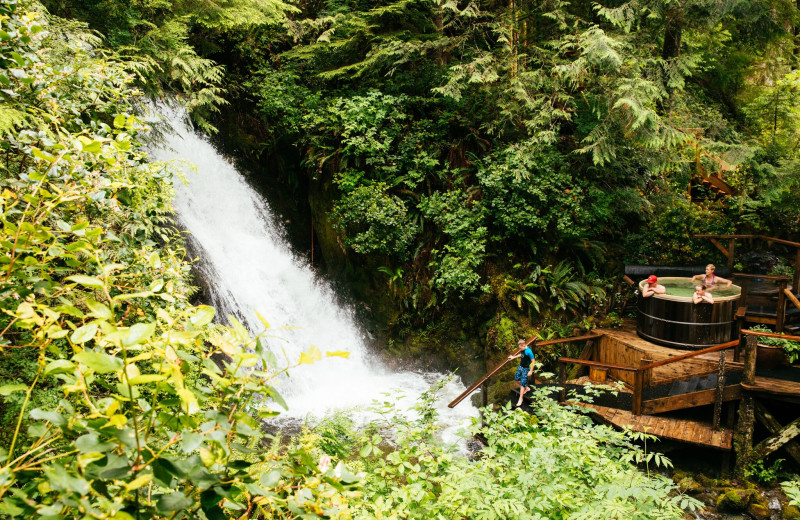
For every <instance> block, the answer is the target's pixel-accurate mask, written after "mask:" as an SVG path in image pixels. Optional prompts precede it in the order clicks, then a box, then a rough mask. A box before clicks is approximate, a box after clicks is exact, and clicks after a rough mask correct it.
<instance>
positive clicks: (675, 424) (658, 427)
mask: <svg viewBox="0 0 800 520" xmlns="http://www.w3.org/2000/svg"><path fill="white" fill-rule="evenodd" d="M568 404H573V405H576V406H580V407H582V408H585V409H586V410H587V412H588V413H589V414H590V415H591V416H592V418H594V419H595V420H597V421H599V422H602V423H605V424H610V425H612V426H616V427H617V428H628V429H630V430H633V431H636V432H645V433H649V434H651V435H655V436H657V437H660V438H663V439H670V440H674V441H679V442H686V443H689V444H696V445H699V446H708V447H710V448H714V449H718V450H726V451H727V450H730V449H731V447H732V445H733V432H732V431H731V430H728V429H724V430H721V431H716V430H714V429H713V428H712V427H711V424H710V423H705V422H700V421H690V420H686V419H674V418H671V417H657V416H654V415H638V416H637V415H633V414H632V413H631V412H628V411H625V410H617V409H615V408H607V407H605V406H597V405H592V404H586V403H573V402H569V403H568Z"/></svg>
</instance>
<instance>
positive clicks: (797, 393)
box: [742, 376, 800, 402]
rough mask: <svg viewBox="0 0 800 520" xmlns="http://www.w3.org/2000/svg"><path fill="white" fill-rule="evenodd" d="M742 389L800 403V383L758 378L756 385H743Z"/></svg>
mask: <svg viewBox="0 0 800 520" xmlns="http://www.w3.org/2000/svg"><path fill="white" fill-rule="evenodd" d="M742 388H744V389H745V390H749V391H751V392H753V393H756V394H762V395H767V396H770V397H773V398H775V399H779V400H787V401H790V402H800V382H797V381H787V380H785V379H773V378H771V377H763V376H756V384H755V385H746V384H744V383H743V384H742Z"/></svg>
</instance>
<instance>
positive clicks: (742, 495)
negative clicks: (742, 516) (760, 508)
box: [717, 488, 758, 513]
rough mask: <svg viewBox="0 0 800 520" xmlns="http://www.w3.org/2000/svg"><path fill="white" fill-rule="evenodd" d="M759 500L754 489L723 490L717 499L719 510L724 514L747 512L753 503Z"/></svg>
mask: <svg viewBox="0 0 800 520" xmlns="http://www.w3.org/2000/svg"><path fill="white" fill-rule="evenodd" d="M757 500H758V493H757V492H756V491H755V490H752V489H736V488H723V489H722V492H721V493H720V495H719V496H718V497H717V510H718V511H720V512H723V513H739V512H741V511H745V510H747V508H748V506H749V505H750V503H751V502H754V501H757Z"/></svg>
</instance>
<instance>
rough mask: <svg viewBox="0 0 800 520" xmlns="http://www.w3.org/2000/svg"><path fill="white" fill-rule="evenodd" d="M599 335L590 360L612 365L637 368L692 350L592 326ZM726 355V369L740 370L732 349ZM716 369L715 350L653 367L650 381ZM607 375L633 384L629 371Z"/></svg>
mask: <svg viewBox="0 0 800 520" xmlns="http://www.w3.org/2000/svg"><path fill="white" fill-rule="evenodd" d="M595 332H596V333H598V334H601V335H602V336H601V337H600V338H599V340H598V345H597V348H595V354H594V356H593V358H594V361H600V362H603V363H609V364H613V365H619V366H626V367H638V366H641V365H642V360H643V359H649V360H651V362H652V361H661V360H662V359H669V358H671V357H675V356H680V355H681V354H686V353H689V352H692V351H691V350H681V349H675V348H671V347H664V346H661V345H656V344H654V343H650V342H649V341H646V340H644V339H642V338H640V337H639V336H638V335H637V334H636V331H634V330H628V329H596V330H595ZM724 352H726V355H727V359H726V363H725V364H726V366H727V367H728V368H729V369H742V368H743V365H742V363H736V362H734V361H733V349H730V350H725V351H724ZM718 368H719V352H712V353H709V354H701V355H699V356H697V357H695V358H689V359H685V360H682V361H678V362H675V363H670V364H668V365H664V366H660V367H656V368H654V369H653V370H652V380H651V384H659V383H664V382H667V381H672V380H675V379H686V378H689V377H692V376H704V375H708V374H712V373H716V372H717V370H718ZM609 375H611V376H612V377H613V378H615V379H619V380H621V381H623V382H625V383H626V384H628V385H632V384H633V377H634V376H633V373H631V372H621V371H616V370H610V371H609Z"/></svg>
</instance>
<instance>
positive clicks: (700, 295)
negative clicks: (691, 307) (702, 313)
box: [692, 285, 714, 303]
mask: <svg viewBox="0 0 800 520" xmlns="http://www.w3.org/2000/svg"><path fill="white" fill-rule="evenodd" d="M692 301H693V302H694V303H703V302H705V303H714V297H713V296H711V293H710V292H707V291H706V286H705V285H698V286H697V287H696V288H695V290H694V294H693V295H692Z"/></svg>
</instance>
